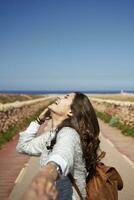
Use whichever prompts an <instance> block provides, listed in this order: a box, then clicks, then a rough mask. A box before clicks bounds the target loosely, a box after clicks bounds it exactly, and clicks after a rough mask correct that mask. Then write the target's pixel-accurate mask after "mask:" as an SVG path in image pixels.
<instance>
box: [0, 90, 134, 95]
mask: <svg viewBox="0 0 134 200" xmlns="http://www.w3.org/2000/svg"><path fill="white" fill-rule="evenodd" d="M76 91H77V92H82V93H87V94H119V93H121V92H124V93H133V94H134V90H123V91H122V90H0V93H3V94H4V93H5V94H66V93H70V92H76Z"/></svg>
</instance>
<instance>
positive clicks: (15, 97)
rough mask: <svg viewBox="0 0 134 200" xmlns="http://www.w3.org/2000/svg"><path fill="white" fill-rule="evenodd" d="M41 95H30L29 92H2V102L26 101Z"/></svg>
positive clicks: (0, 95) (0, 98)
mask: <svg viewBox="0 0 134 200" xmlns="http://www.w3.org/2000/svg"><path fill="white" fill-rule="evenodd" d="M41 97H42V96H41V95H29V94H0V103H2V104H5V103H12V102H15V101H26V100H32V99H36V98H41Z"/></svg>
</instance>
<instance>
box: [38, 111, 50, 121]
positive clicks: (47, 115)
mask: <svg viewBox="0 0 134 200" xmlns="http://www.w3.org/2000/svg"><path fill="white" fill-rule="evenodd" d="M50 118H51V115H50V110H49V109H48V108H46V109H45V110H43V112H42V113H41V114H40V115H39V119H40V120H41V121H45V120H49V119H50Z"/></svg>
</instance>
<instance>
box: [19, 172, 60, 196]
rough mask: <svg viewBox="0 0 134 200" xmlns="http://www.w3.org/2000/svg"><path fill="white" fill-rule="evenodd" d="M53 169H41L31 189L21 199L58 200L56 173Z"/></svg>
mask: <svg viewBox="0 0 134 200" xmlns="http://www.w3.org/2000/svg"><path fill="white" fill-rule="evenodd" d="M50 171H51V169H45V170H44V171H40V172H39V173H38V174H37V175H36V177H35V178H34V179H33V181H32V183H31V185H30V187H29V189H28V190H27V191H26V192H25V194H24V195H23V197H22V199H21V200H38V199H39V200H56V197H57V195H58V192H57V189H56V184H55V181H56V180H55V179H56V178H55V177H56V176H55V175H54V176H53V175H52V174H53V172H52V171H51V173H50Z"/></svg>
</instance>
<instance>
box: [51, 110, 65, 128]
mask: <svg viewBox="0 0 134 200" xmlns="http://www.w3.org/2000/svg"><path fill="white" fill-rule="evenodd" d="M51 116H52V129H56V128H57V127H58V126H59V125H60V124H61V122H62V121H63V120H64V119H65V117H63V116H60V115H57V114H56V113H54V112H52V113H51Z"/></svg>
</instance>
